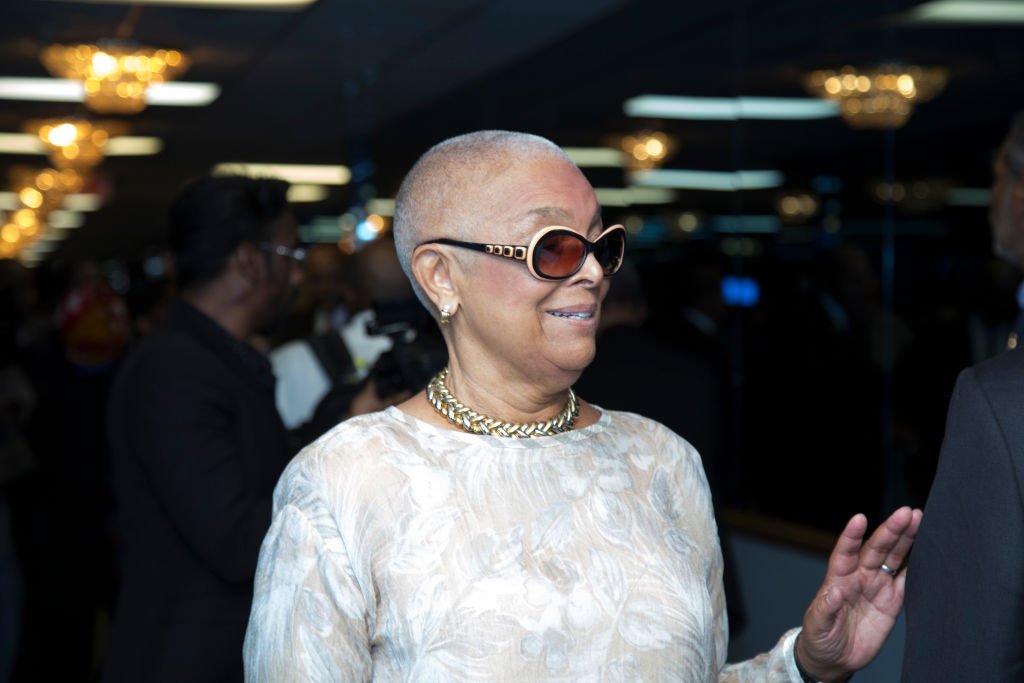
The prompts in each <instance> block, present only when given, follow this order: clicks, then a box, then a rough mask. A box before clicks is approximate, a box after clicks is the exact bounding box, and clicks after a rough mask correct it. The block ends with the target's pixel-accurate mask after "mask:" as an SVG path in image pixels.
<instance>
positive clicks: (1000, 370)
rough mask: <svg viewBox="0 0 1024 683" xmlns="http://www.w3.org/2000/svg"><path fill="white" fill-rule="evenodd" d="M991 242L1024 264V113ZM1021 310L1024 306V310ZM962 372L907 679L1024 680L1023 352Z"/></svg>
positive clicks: (999, 180) (915, 584)
mask: <svg viewBox="0 0 1024 683" xmlns="http://www.w3.org/2000/svg"><path fill="white" fill-rule="evenodd" d="M993 171H994V182H993V185H992V196H991V206H990V213H989V220H990V223H991V230H992V240H993V250H994V251H995V253H996V254H997V255H999V256H1000V257H1001V258H1003V259H1005V260H1006V261H1007V262H1009V263H1011V264H1013V265H1014V267H1015V268H1017V269H1018V270H1019V269H1020V268H1021V267H1022V266H1024V111H1022V112H1020V113H1018V114H1017V116H1016V117H1015V118H1014V120H1013V122H1012V124H1011V127H1010V130H1009V133H1008V135H1007V137H1006V139H1005V141H1004V142H1003V145H1002V147H1001V148H1000V150H999V154H998V156H997V158H996V161H995V164H994V168H993ZM1022 317H1024V314H1022ZM1021 334H1024V327H1018V328H1017V329H1016V330H1015V331H1014V332H1011V335H1010V337H1009V339H1008V342H1009V344H1010V347H1011V348H1010V350H1008V351H1005V352H1004V353H1002V354H1000V355H998V356H995V357H994V358H990V359H988V360H985V361H982V362H981V363H978V364H976V365H974V366H972V367H970V368H967V369H966V370H964V371H963V372H961V373H960V376H959V377H958V378H957V381H956V387H955V388H954V390H953V397H952V399H951V400H950V403H949V416H948V418H947V421H946V433H945V438H944V440H943V442H942V450H941V452H940V455H939V463H938V468H937V470H936V472H935V478H934V480H933V482H932V486H931V490H930V492H929V494H928V501H927V503H926V504H925V521H924V522H923V523H922V525H921V532H920V535H919V537H918V544H917V547H916V548H915V550H914V557H913V561H912V562H911V563H910V566H909V568H908V578H907V636H906V646H905V650H904V656H903V681H904V682H905V683H917V682H918V681H921V682H924V681H1020V680H1024V638H1021V633H1022V631H1024V413H1022V411H1021V406H1022V405H1024V349H1022V348H1021V347H1020V344H1019V340H1020V339H1022V337H1021V336H1020V335H1021Z"/></svg>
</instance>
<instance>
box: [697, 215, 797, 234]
mask: <svg viewBox="0 0 1024 683" xmlns="http://www.w3.org/2000/svg"><path fill="white" fill-rule="evenodd" d="M710 223H711V229H712V230H714V231H715V232H720V233H773V232H778V231H779V228H780V227H781V225H782V224H781V221H779V217H778V216H774V215H770V214H767V215H760V214H741V215H738V216H712V217H711V218H710Z"/></svg>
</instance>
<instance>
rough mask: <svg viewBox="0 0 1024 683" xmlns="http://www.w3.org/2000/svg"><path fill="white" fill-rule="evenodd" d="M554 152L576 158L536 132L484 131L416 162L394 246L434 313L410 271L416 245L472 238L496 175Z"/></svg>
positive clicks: (398, 203) (405, 186) (400, 200)
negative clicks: (443, 238)
mask: <svg viewBox="0 0 1024 683" xmlns="http://www.w3.org/2000/svg"><path fill="white" fill-rule="evenodd" d="M552 157H554V158H557V159H562V160H564V161H566V162H568V163H570V164H572V163H573V162H572V160H571V159H570V158H569V157H568V156H567V155H566V153H565V152H564V151H562V149H561V148H560V147H559V146H558V145H556V144H555V143H553V142H551V141H550V140H548V139H546V138H542V137H540V136H538V135H531V134H529V133H516V132H512V131H507V130H481V131H477V132H474V133H466V134H464V135H459V136H456V137H453V138H449V139H448V140H445V141H443V142H440V143H438V144H436V145H434V146H433V147H431V148H430V149H428V150H427V151H426V153H424V154H423V156H421V157H420V158H419V160H418V161H417V162H416V163H415V164H414V165H413V167H412V169H411V170H410V171H409V173H408V174H407V175H406V176H405V180H403V181H402V185H401V187H400V188H399V189H398V196H397V198H396V199H395V215H394V233H395V245H396V246H397V248H398V260H399V262H400V263H401V264H402V270H403V271H404V272H405V275H406V277H408V278H409V281H410V282H411V283H412V287H413V290H414V291H415V292H416V296H417V298H419V300H420V302H422V303H423V305H424V306H425V307H426V308H427V310H429V311H430V312H431V313H432V314H435V315H436V311H435V310H434V306H433V304H432V303H431V301H430V299H429V298H428V297H427V295H426V293H424V291H423V289H422V288H421V287H420V285H419V283H418V282H416V278H415V277H414V276H413V273H412V253H413V251H414V250H415V249H416V247H417V245H419V244H421V243H423V242H425V241H427V240H431V239H437V238H439V237H450V238H456V239H458V238H462V239H472V237H473V234H474V228H475V227H477V226H478V225H479V219H480V206H481V202H485V201H487V196H488V192H489V191H490V190H492V189H493V188H491V187H490V186H491V184H492V183H493V181H494V179H495V177H496V176H497V175H499V174H500V173H501V172H502V171H504V170H505V169H507V168H509V167H510V166H512V165H514V164H519V163H524V162H526V163H529V162H532V161H535V160H537V159H542V158H552ZM573 165H575V164H573Z"/></svg>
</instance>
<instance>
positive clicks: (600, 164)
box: [562, 147, 626, 168]
mask: <svg viewBox="0 0 1024 683" xmlns="http://www.w3.org/2000/svg"><path fill="white" fill-rule="evenodd" d="M562 151H563V152H565V154H566V156H568V157H569V158H570V159H571V160H572V162H573V163H574V164H576V165H577V166H579V167H580V168H622V167H624V166H625V165H626V157H625V155H624V154H623V153H622V151H621V150H618V149H612V148H611V147H563V148H562Z"/></svg>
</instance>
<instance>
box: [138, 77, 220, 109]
mask: <svg viewBox="0 0 1024 683" xmlns="http://www.w3.org/2000/svg"><path fill="white" fill-rule="evenodd" d="M219 96H220V86H219V85H217V84H216V83H189V82H185V81H171V82H169V83H154V84H153V85H151V86H149V87H148V88H146V102H147V103H149V104H152V105H156V106H167V107H205V106H206V105H208V104H211V103H212V102H213V101H214V100H215V99H217V98H218V97H219Z"/></svg>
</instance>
